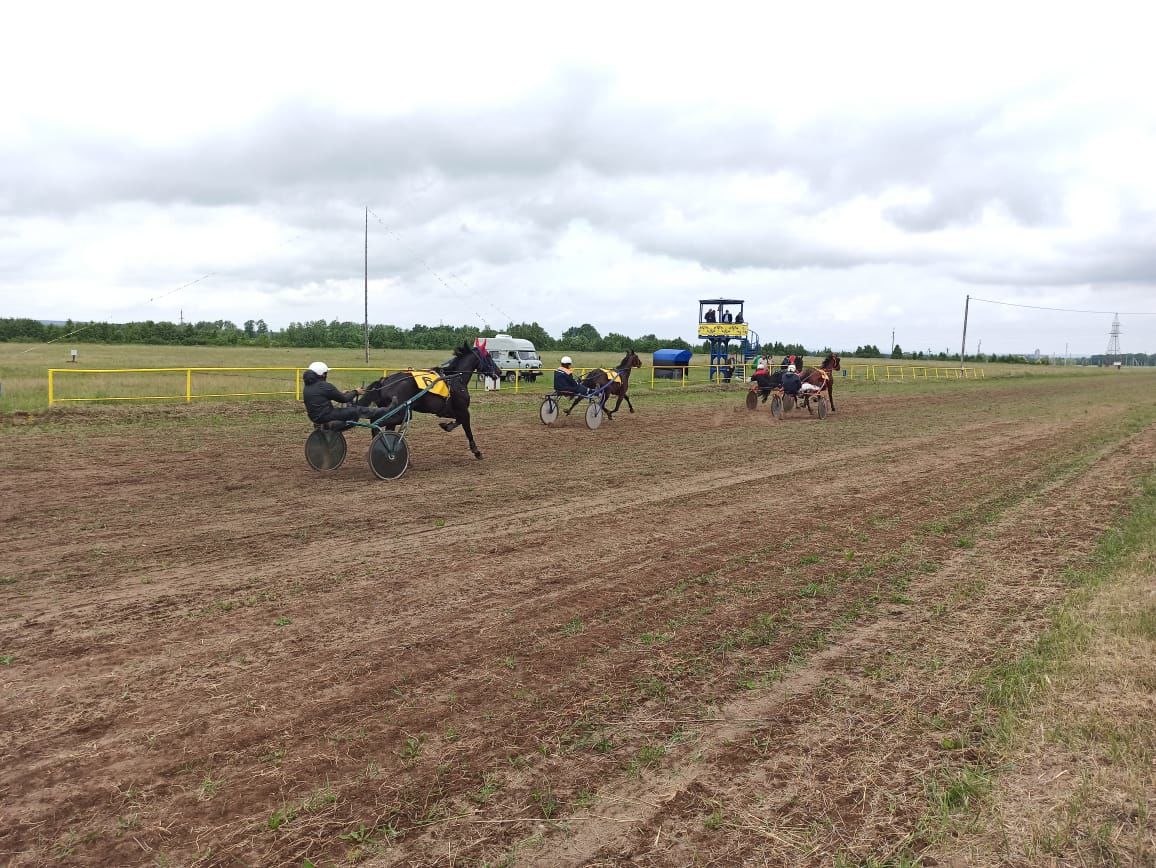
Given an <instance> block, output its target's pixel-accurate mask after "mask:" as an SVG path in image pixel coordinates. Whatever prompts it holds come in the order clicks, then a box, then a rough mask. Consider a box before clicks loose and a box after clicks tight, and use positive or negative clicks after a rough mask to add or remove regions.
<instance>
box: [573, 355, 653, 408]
mask: <svg viewBox="0 0 1156 868" xmlns="http://www.w3.org/2000/svg"><path fill="white" fill-rule="evenodd" d="M641 367H642V359H640V358H638V354H637V353H636V352H634V350H627V351H626V355H625V356H623V357H622V361H621V362H619V363H618V364H617V366H615V367H614V368H613V369H611V370H607V369H606V368H595V369H594V370H593V371H591V372H590V373H588V374H587V375H586V376H585V377H584V378H583V379H582V384H583V385H584V386H586V388H587V389H591V390H593V391H596V390H598V389H601V388H602V387H603V386H606V391H605V392H604V393H603V395H602V409H603V410H605V411H606V418H607V419H613V418H614V414H615V413H617V412H618V408H619V407H621V406H622V402H623V401H625V402H626V406H627V407H628V408H630V412H631V413H633V412H634V405H633V404H631V403H630V396H629V395H627V394H626V390H627V389H629V388H630V372H631V371H632V370H633V369H634V368H641ZM607 383H609V385H608V386H607ZM611 395H614V396H617V398H618V400H617V401H616V402H615V403H614V409H613V410H611V409H610V408H609V407H607V406H606V401H607V399H608V398H609V397H610V396H611Z"/></svg>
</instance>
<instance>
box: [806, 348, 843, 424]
mask: <svg viewBox="0 0 1156 868" xmlns="http://www.w3.org/2000/svg"><path fill="white" fill-rule="evenodd" d="M839 370H842V368H841V367H840V366H839V354H838V353H827V357H826V358H825V359H823V361H822V363H821V364H820V365H819V367H817V368H803V370H801V371H800V372H799V379H800V380H802V381H803V385H808V384H809V385H812V386H816V387H818V390H819V391H818V392H810V393H809V394H808V392H806V391H803V392H800V393H799V397H800V398H802V399H803V406H804V407H807V405H808V403H809V402H810V399H811V397H814V396H815V395H820V394H822V393H823V392H826V393H827V401H828V403H830V405H831V412H832V413H834V412H835V396H834V395H833V394H832V393H831V384H832V383H833V382H834V380H835V371H839ZM808 409H810V408H809V407H808Z"/></svg>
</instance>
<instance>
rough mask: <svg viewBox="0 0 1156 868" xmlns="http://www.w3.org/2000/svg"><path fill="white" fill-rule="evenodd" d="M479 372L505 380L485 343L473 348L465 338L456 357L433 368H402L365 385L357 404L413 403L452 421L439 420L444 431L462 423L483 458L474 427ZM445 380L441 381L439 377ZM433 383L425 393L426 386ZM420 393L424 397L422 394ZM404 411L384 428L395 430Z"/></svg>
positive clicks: (390, 405) (472, 446) (474, 450)
mask: <svg viewBox="0 0 1156 868" xmlns="http://www.w3.org/2000/svg"><path fill="white" fill-rule="evenodd" d="M475 372H480V373H481V374H482V376H484V377H491V378H493V379H501V377H502V371H501V370H500V369H499V368H498V366H497V364H495V362H494V360H493V358H492V357H491V356H490V354H489V353H488V352H486V348H485V347H484V346H473V347H471V346H470V345H469V344H468V343H466V342H465V341H463V342H462V345H461V346H460V347H455V348H454V357H453V358H452V359H449V360H448V361H446V362H443V363H442V364H441V365H439V366H438V367H436V368H434V369H433V370H432V371H398V372H397V373H396V374H390V375H389V376H388V377H382V378H381V379H380V380H374V381H373V382H372V383H370V384H369V385H368V386H366V387H365V392H364V394H362V395H360V396H359V397H358V398H357V402H356V403H357V404H358V405H360V406H363V407H364V406H367V405H369V404H376V405H377V406H378V407H385V408H386V409H392V408H395V407H400V406H401V405H402V404H405V403H406V402H411V404H410V409H411V410H415V411H417V412H418V413H433V414H434V415H437V416H441V417H442V418H446V419H451V420H453V421H451V422H439V423H438V424H439V425H440V426H441V429H442V430H443V431H453V430H454V429H455V428H457V427H458V426H459V425H461V426H462V430H463V431H465V432H466V440H468V441H469V444H470V451H471V452H472V453H474V457H475V458H481V457H482V450H480V449H479V448H478V444H477V443H475V442H474V432H473V429H471V428H470V390H469V383H470V378H471V377H472V376H473V375H474V373H475ZM439 377H440V378H442V379H441V382H437V380H438V378H439ZM430 386H432V388H429V390H428V391H427V392H426V393H425V394H424V395H422V394H421V392H422V390H423V389H426V388H427V387H430ZM419 395H420V397H418V396H419ZM401 416H402V411H400V410H399V411H398V413H397V416H396V417H394V418H393V419H392V420H386V421H385V422H384V423H382V424H381V427H383V428H385V429H386V430H388V431H392V430H393V429H394V428H396V427H397V426H398V425H401V424H402V423H403V422H404V421H405V420H404V419H402V418H401Z"/></svg>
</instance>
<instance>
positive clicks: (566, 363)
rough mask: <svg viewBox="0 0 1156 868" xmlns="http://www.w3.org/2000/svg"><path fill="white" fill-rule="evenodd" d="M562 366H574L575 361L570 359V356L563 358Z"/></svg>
mask: <svg viewBox="0 0 1156 868" xmlns="http://www.w3.org/2000/svg"><path fill="white" fill-rule="evenodd" d="M562 364H563V365H572V364H574V360H573V359H572V358H570V357H569V356H562Z"/></svg>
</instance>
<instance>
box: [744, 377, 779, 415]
mask: <svg viewBox="0 0 1156 868" xmlns="http://www.w3.org/2000/svg"><path fill="white" fill-rule="evenodd" d="M785 373H786V371H781V370H779V369H778V368H776V369H775V370H774V371H771V372H770V373H762V374H755V375H754V376H752V377H751V393H752V394H753V395H755V398H754V399H751V398H748V399H747V406H748V407H749V408H750V409H752V410H753V409H755V405H754V404H752V403H751V401H752V400H757V399H758V398H762V401H763V403H764V404H765V403H767V398H768V397H769V396H770V394H771V390H772V389H777V388H778V387H779V385H780V384H781V383H782V380H783V374H785Z"/></svg>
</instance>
